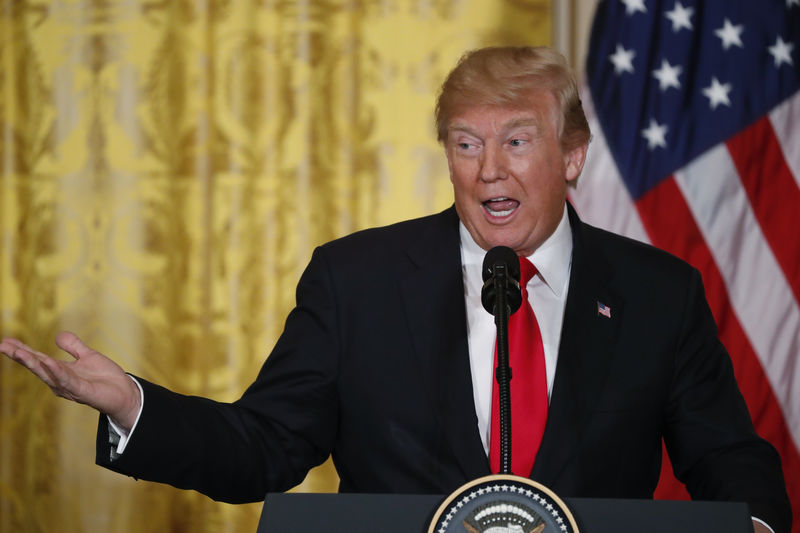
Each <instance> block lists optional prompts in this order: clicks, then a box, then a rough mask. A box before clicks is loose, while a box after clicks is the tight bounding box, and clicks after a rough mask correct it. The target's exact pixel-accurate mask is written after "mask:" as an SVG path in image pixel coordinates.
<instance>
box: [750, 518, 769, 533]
mask: <svg viewBox="0 0 800 533" xmlns="http://www.w3.org/2000/svg"><path fill="white" fill-rule="evenodd" d="M750 518H752V519H753V522H758V523H759V524H761V525H762V526H764V527H765V528H767V529H769V530H770V531H772V533H775V530H774V529H772V528H771V527H769V524H767V523H766V522H764V521H763V520H761V519H760V518H756V517H755V516H751V517H750Z"/></svg>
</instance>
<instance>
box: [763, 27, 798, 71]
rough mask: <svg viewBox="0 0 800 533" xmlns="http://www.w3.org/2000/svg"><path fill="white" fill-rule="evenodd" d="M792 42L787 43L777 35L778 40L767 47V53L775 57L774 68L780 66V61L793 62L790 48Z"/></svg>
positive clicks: (792, 46) (791, 47)
mask: <svg viewBox="0 0 800 533" xmlns="http://www.w3.org/2000/svg"><path fill="white" fill-rule="evenodd" d="M793 49H794V43H787V42H784V40H783V39H782V38H781V36H780V35H778V40H776V41H775V44H773V45H772V46H770V47H769V53H770V55H772V57H773V58H774V59H775V68H777V67H780V66H781V64H782V63H789V64H790V65H793V64H794V61H792V50H793Z"/></svg>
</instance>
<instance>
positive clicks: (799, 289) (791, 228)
mask: <svg viewBox="0 0 800 533" xmlns="http://www.w3.org/2000/svg"><path fill="white" fill-rule="evenodd" d="M726 144H727V146H728V151H729V152H730V154H731V158H732V159H733V163H734V165H736V170H737V171H738V172H739V176H740V179H741V181H742V185H743V186H744V189H745V191H747V196H748V198H749V199H750V205H751V206H752V208H753V213H754V214H755V216H756V219H758V223H759V225H760V226H761V231H762V232H763V233H764V238H765V239H766V241H767V242H768V243H769V246H770V248H772V252H773V253H774V254H775V258H776V259H777V261H778V264H779V265H780V267H781V269H782V270H783V273H784V275H785V276H786V279H787V280H788V282H789V285H790V286H791V287H792V291H793V292H794V297H795V299H796V300H800V246H798V245H797V229H798V228H800V188H798V187H797V182H796V181H795V179H794V177H793V176H792V171H791V170H790V169H789V167H788V165H787V164H786V160H785V159H784V156H783V150H782V149H781V145H780V142H779V140H778V137H777V136H776V135H775V130H774V129H773V128H772V124H771V123H770V121H769V118H768V117H763V118H762V119H761V120H759V121H757V122H755V123H754V124H753V125H751V126H750V127H748V128H745V129H744V130H742V131H741V132H739V133H738V134H737V135H735V136H733V137H731V138H730V139H729V140H728V142H727V143H726Z"/></svg>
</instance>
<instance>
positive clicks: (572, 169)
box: [564, 144, 589, 183]
mask: <svg viewBox="0 0 800 533" xmlns="http://www.w3.org/2000/svg"><path fill="white" fill-rule="evenodd" d="M588 148H589V145H588V144H582V145H581V146H578V147H577V148H573V149H572V150H570V151H569V152H567V153H566V154H565V155H564V167H565V168H566V180H567V183H571V182H574V181H575V180H576V179H578V176H580V175H581V170H583V164H584V163H585V162H586V150H587V149H588Z"/></svg>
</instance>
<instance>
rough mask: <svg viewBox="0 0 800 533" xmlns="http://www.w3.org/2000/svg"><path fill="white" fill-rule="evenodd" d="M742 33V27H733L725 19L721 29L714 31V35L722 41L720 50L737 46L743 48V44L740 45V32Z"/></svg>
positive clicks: (738, 25) (737, 25)
mask: <svg viewBox="0 0 800 533" xmlns="http://www.w3.org/2000/svg"><path fill="white" fill-rule="evenodd" d="M743 31H744V26H742V25H741V24H736V25H735V26H734V25H733V23H732V22H731V21H730V20H728V19H727V18H726V19H725V22H724V23H723V25H722V27H721V28H719V29H718V30H715V31H714V35H716V36H717V37H719V38H720V39H722V48H724V49H725V50H727V49H728V48H730V47H731V46H738V47H739V48H744V44H743V43H742V32H743Z"/></svg>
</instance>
